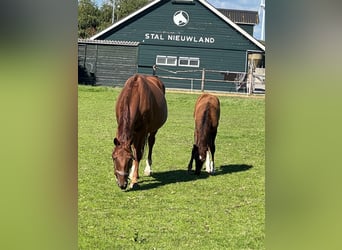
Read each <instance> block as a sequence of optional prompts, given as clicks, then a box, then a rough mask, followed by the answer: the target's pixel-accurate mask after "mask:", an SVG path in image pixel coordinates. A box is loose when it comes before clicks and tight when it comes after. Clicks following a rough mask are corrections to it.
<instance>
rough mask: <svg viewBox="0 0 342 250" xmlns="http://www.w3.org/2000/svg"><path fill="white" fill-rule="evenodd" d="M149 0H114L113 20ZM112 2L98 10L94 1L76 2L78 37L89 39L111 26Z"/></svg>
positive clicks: (140, 6) (128, 13)
mask: <svg viewBox="0 0 342 250" xmlns="http://www.w3.org/2000/svg"><path fill="white" fill-rule="evenodd" d="M149 2H150V0H115V13H114V20H115V21H117V20H119V19H122V18H125V17H126V16H128V15H130V14H131V13H133V12H134V11H136V10H138V9H140V8H142V7H143V6H145V5H146V4H147V3H149ZM112 15H113V0H108V1H106V2H105V3H104V4H103V5H102V6H101V7H100V8H98V7H97V6H96V4H95V2H94V0H79V1H78V37H79V38H89V37H91V36H93V35H95V34H96V33H98V32H100V31H101V30H104V29H105V28H107V27H109V26H110V25H112Z"/></svg>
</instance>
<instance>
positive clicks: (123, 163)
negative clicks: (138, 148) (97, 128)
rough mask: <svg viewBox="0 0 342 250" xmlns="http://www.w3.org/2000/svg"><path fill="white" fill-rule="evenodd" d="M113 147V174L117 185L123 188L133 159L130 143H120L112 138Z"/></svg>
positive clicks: (125, 185)
mask: <svg viewBox="0 0 342 250" xmlns="http://www.w3.org/2000/svg"><path fill="white" fill-rule="evenodd" d="M114 145H115V148H114V150H113V153H112V158H113V163H114V175H115V177H116V181H117V183H118V186H119V187H120V188H121V189H122V190H124V189H126V187H127V184H128V175H129V170H130V168H131V167H132V163H133V160H134V157H133V154H132V151H131V145H130V143H121V142H119V140H118V139H117V138H114Z"/></svg>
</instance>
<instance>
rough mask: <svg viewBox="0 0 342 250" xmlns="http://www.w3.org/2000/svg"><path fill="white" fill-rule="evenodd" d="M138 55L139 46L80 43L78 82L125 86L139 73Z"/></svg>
mask: <svg viewBox="0 0 342 250" xmlns="http://www.w3.org/2000/svg"><path fill="white" fill-rule="evenodd" d="M137 53H138V47H137V46H124V45H112V44H110V45H109V44H87V43H79V44H78V71H79V72H78V78H79V79H78V81H79V83H83V84H91V85H107V86H123V84H124V83H125V81H126V80H127V78H128V77H130V76H131V75H133V74H135V73H136V72H137Z"/></svg>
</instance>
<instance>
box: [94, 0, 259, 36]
mask: <svg viewBox="0 0 342 250" xmlns="http://www.w3.org/2000/svg"><path fill="white" fill-rule="evenodd" d="M107 1H109V0H95V3H96V4H97V5H98V6H101V5H102V3H104V2H107ZM207 1H208V2H209V3H210V4H211V5H213V6H214V7H215V8H221V9H239V10H253V11H259V7H260V3H261V0H207ZM259 20H260V22H259V24H258V25H256V26H254V37H255V38H257V39H260V38H261V20H262V16H259ZM265 34H266V32H265Z"/></svg>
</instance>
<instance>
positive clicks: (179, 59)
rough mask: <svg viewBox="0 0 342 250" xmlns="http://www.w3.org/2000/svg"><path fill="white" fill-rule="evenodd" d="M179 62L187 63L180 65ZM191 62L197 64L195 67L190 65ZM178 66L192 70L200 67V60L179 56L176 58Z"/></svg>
mask: <svg viewBox="0 0 342 250" xmlns="http://www.w3.org/2000/svg"><path fill="white" fill-rule="evenodd" d="M181 61H183V62H184V61H187V64H183V63H182V64H181ZM191 62H197V63H196V65H192V64H191ZM178 66H179V67H193V68H199V66H200V59H199V57H185V56H180V57H179V58H178Z"/></svg>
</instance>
